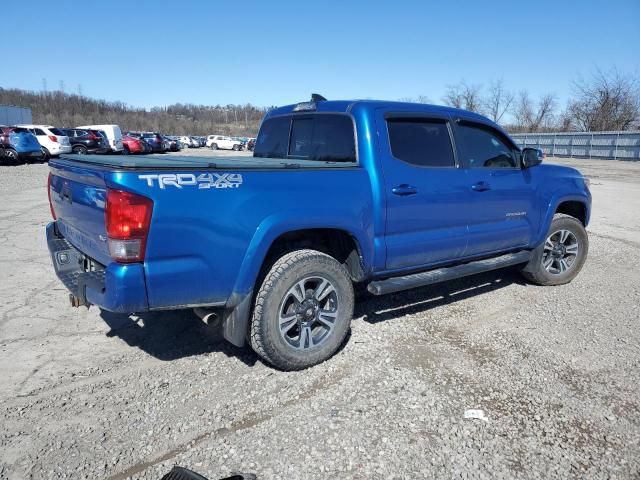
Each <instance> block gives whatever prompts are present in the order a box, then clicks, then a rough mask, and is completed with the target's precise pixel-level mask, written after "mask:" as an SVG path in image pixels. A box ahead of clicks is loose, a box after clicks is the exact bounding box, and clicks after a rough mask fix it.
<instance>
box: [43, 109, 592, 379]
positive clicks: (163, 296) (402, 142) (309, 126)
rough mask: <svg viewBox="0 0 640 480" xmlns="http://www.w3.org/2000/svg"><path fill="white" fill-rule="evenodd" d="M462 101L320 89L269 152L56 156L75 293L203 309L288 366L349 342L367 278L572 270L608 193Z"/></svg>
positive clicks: (59, 252) (110, 303)
mask: <svg viewBox="0 0 640 480" xmlns="http://www.w3.org/2000/svg"><path fill="white" fill-rule="evenodd" d="M540 163H541V158H540V157H539V155H538V152H537V151H536V150H535V149H528V148H525V149H522V150H521V149H520V148H518V146H516V144H515V143H514V142H513V141H512V140H511V139H510V138H509V136H508V135H507V134H506V133H505V132H504V131H503V130H502V129H501V128H500V127H499V126H497V125H496V124H494V123H493V122H491V121H489V120H488V119H486V118H484V117H482V116H480V115H477V114H475V113H471V112H467V111H464V110H458V109H453V108H447V107H441V106H433V105H417V104H411V103H399V102H383V101H370V100H362V101H360V100H359V101H326V100H325V99H324V98H322V97H320V96H314V97H313V99H312V101H310V102H302V103H298V104H295V105H289V106H285V107H281V108H277V109H274V110H271V111H270V112H269V113H268V114H267V115H266V116H265V118H264V120H263V122H262V125H261V127H260V132H259V135H258V137H257V141H256V144H255V150H254V155H253V157H246V156H243V157H181V156H166V155H165V156H163V157H162V159H157V158H155V157H152V156H140V157H136V158H132V157H131V156H104V157H103V156H99V157H86V156H73V155H67V156H63V157H62V158H60V159H52V160H51V161H50V162H49V166H50V175H49V186H48V192H49V199H50V204H51V213H52V215H53V217H54V221H53V222H52V223H50V224H49V225H48V226H47V229H46V235H47V241H48V245H49V250H50V251H51V256H52V260H53V264H54V267H55V270H56V273H57V275H58V277H59V278H60V279H61V280H62V282H64V284H65V285H66V287H67V288H68V289H69V290H70V292H71V294H70V298H71V301H72V304H73V305H74V306H80V305H86V306H89V305H97V306H98V307H100V308H102V309H106V310H109V311H112V312H121V313H134V312H144V311H154V310H166V309H187V308H188V309H192V308H193V309H195V310H196V311H197V312H198V313H199V315H201V317H203V318H205V319H212V318H217V320H216V321H219V322H221V329H222V332H223V335H224V337H225V338H226V339H227V340H228V341H230V342H231V343H233V344H235V345H237V346H243V345H245V344H246V343H247V342H248V343H249V344H250V345H251V347H252V348H253V349H254V350H255V351H256V352H257V353H258V354H259V355H260V356H261V357H262V358H263V359H264V360H266V361H267V362H269V363H271V364H272V365H274V366H276V367H277V368H280V369H283V370H293V369H301V368H305V367H308V366H311V365H314V364H316V363H319V362H321V361H323V360H325V359H327V358H328V357H330V356H331V355H333V354H334V353H335V351H336V350H337V349H338V347H339V346H340V344H341V343H342V342H343V341H344V339H345V336H346V334H347V332H348V330H349V326H350V322H351V317H352V314H353V305H354V289H356V288H362V289H364V288H366V289H367V290H368V291H369V292H370V294H373V295H383V294H386V293H390V292H396V291H399V290H403V289H409V288H414V287H419V286H423V285H429V284H433V283H436V282H441V281H446V280H449V279H453V278H457V277H462V276H466V275H471V274H475V273H479V272H484V271H487V270H493V269H498V268H502V267H507V266H518V267H520V268H521V270H522V272H523V274H524V276H525V277H526V278H527V279H528V280H529V281H531V282H534V283H536V284H540V285H559V284H563V283H567V282H569V281H571V280H572V279H573V278H574V277H575V276H576V275H577V274H578V272H579V271H580V269H581V268H582V266H583V264H584V262H585V259H586V256H587V250H588V238H587V233H586V230H585V227H586V225H587V224H588V222H589V216H590V209H591V194H590V192H589V184H588V181H587V180H586V179H585V178H583V176H582V175H581V174H580V173H579V172H578V171H576V170H574V169H571V168H567V167H562V166H555V165H540Z"/></svg>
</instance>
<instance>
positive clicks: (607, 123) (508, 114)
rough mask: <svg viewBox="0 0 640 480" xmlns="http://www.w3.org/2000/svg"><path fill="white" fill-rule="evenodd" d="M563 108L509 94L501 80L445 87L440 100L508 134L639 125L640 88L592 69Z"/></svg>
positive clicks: (552, 101) (549, 96) (627, 78)
mask: <svg viewBox="0 0 640 480" xmlns="http://www.w3.org/2000/svg"><path fill="white" fill-rule="evenodd" d="M571 90H572V95H571V97H570V98H569V100H568V101H567V104H566V106H565V108H564V109H561V108H560V105H559V103H558V99H557V97H556V96H555V95H554V94H553V93H552V92H548V93H544V94H542V95H540V96H539V97H537V98H533V97H532V96H531V95H530V94H529V92H527V91H526V90H522V91H519V92H517V93H516V92H513V91H511V90H509V89H507V88H506V87H505V85H504V82H503V81H502V80H494V81H492V82H490V83H489V85H488V86H487V87H486V88H483V86H482V85H472V84H469V83H467V82H465V81H462V82H460V83H458V84H455V85H448V86H447V90H446V93H445V95H444V97H443V98H442V101H443V102H444V103H445V104H446V105H449V106H452V107H457V108H463V109H465V110H471V111H473V112H477V113H480V114H483V115H486V116H488V117H489V118H491V119H492V120H493V121H494V122H496V123H499V124H501V125H502V126H503V127H504V128H506V129H507V130H508V131H510V132H514V133H518V132H567V131H583V132H589V131H591V132H596V131H611V130H632V129H638V128H640V86H639V84H638V80H637V79H636V78H635V77H633V76H631V75H624V74H621V73H620V72H618V71H617V70H615V69H614V70H611V71H607V72H605V71H602V70H596V71H595V72H594V73H593V74H592V75H591V76H590V77H588V78H586V79H585V78H581V79H578V80H575V81H574V82H572V89H571Z"/></svg>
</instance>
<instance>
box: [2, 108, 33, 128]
mask: <svg viewBox="0 0 640 480" xmlns="http://www.w3.org/2000/svg"><path fill="white" fill-rule="evenodd" d="M20 123H27V124H29V123H33V117H32V115H31V109H30V108H24V107H15V106H13V105H0V125H17V124H20Z"/></svg>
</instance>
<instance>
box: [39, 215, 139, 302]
mask: <svg viewBox="0 0 640 480" xmlns="http://www.w3.org/2000/svg"><path fill="white" fill-rule="evenodd" d="M46 232H47V246H48V247H49V252H50V253H51V261H52V262H53V268H54V269H55V272H56V275H57V276H58V278H59V279H60V281H61V282H62V283H63V284H64V286H65V287H67V289H68V290H69V292H70V293H71V294H72V295H74V296H75V297H77V298H78V299H79V304H80V305H86V306H89V305H97V306H99V307H101V308H103V309H105V310H109V311H111V312H117V313H134V312H144V311H147V310H148V309H149V304H148V302H147V292H146V288H145V277H144V268H143V266H142V264H137V263H136V264H128V265H121V264H118V263H111V264H110V265H108V266H106V267H105V266H104V265H100V264H99V263H97V262H95V261H93V260H92V259H90V258H88V257H87V256H86V255H85V254H83V253H82V252H81V251H80V250H78V249H77V248H75V247H74V246H73V245H71V244H70V243H69V242H68V241H67V240H66V239H65V238H64V237H63V236H62V235H61V234H60V232H58V229H57V228H56V222H51V223H50V224H49V225H47V229H46Z"/></svg>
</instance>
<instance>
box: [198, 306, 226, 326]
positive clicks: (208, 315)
mask: <svg viewBox="0 0 640 480" xmlns="http://www.w3.org/2000/svg"><path fill="white" fill-rule="evenodd" d="M193 313H195V314H196V315H197V316H198V317H199V318H200V320H202V321H203V322H204V323H206V324H207V325H215V324H216V323H218V321H219V320H220V316H219V315H218V312H217V311H216V310H212V309H210V308H203V307H198V308H194V309H193Z"/></svg>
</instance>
